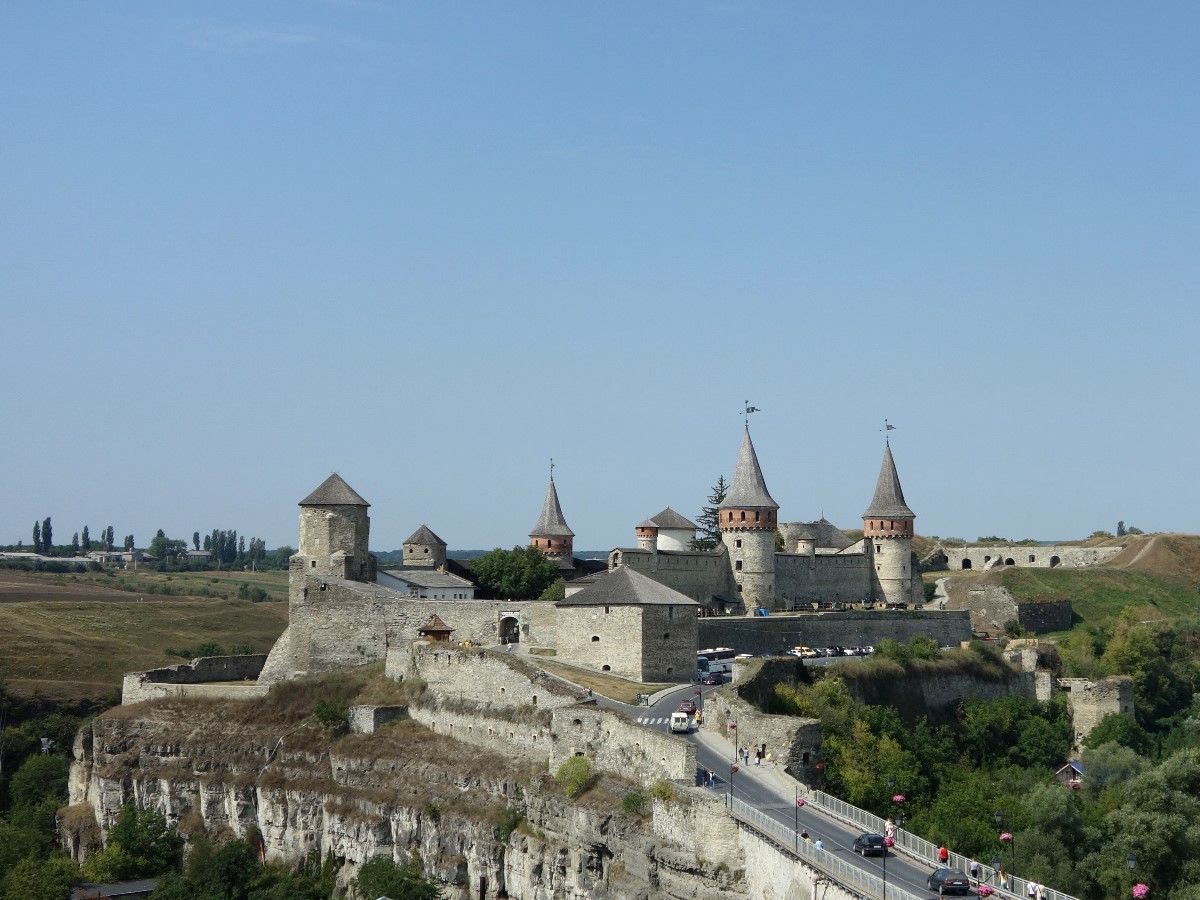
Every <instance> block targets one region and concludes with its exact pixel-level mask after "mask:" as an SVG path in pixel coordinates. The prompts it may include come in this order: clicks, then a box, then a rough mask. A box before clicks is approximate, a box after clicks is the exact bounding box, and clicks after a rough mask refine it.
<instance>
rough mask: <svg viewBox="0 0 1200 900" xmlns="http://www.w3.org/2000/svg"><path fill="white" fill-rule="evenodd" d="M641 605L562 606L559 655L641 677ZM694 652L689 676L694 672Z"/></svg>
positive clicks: (594, 667)
mask: <svg viewBox="0 0 1200 900" xmlns="http://www.w3.org/2000/svg"><path fill="white" fill-rule="evenodd" d="M642 609H643V607H640V606H561V607H559V609H558V617H559V629H558V656H559V657H560V658H562V659H563V660H564V661H566V662H570V663H574V664H575V665H579V666H586V667H587V668H589V669H596V670H599V671H602V672H612V674H614V675H620V676H621V677H622V678H632V679H634V680H635V681H640V680H641V679H642V672H643V665H644V661H643V657H642V642H641V641H640V640H638V639H637V635H639V634H641V627H642ZM695 652H696V648H695V647H693V648H692V654H693V661H692V663H691V669H690V670H689V671H688V676H687V677H689V678H690V677H691V675H692V672H694V671H695V668H696V666H695Z"/></svg>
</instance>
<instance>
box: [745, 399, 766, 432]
mask: <svg viewBox="0 0 1200 900" xmlns="http://www.w3.org/2000/svg"><path fill="white" fill-rule="evenodd" d="M756 412H762V410H760V409H759V408H758V407H757V406H751V405H750V401H749V400H747V401H746V411H745V412H743V413H742V419H744V420H745V422H746V430H747V431H749V430H750V413H756Z"/></svg>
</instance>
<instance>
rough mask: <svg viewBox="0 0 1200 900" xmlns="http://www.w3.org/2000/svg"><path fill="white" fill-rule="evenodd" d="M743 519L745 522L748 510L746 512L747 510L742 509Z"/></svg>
mask: <svg viewBox="0 0 1200 900" xmlns="http://www.w3.org/2000/svg"><path fill="white" fill-rule="evenodd" d="M742 521H743V522H745V521H746V512H745V510H743V511H742Z"/></svg>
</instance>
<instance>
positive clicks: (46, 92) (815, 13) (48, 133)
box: [0, 0, 1200, 549]
mask: <svg viewBox="0 0 1200 900" xmlns="http://www.w3.org/2000/svg"><path fill="white" fill-rule="evenodd" d="M1198 25H1200V7H1197V6H1195V5H1194V4H1185V3H1157V4H1138V5H1131V4H1123V3H1094V2H1089V3H1086V4H1085V3H1056V4H1042V3H1003V4H1000V3H994V4H975V3H971V4H967V3H957V2H945V3H923V4H916V3H911V4H898V3H887V2H880V3H867V2H862V3H853V4H832V3H829V4H821V5H817V4H804V3H790V2H789V3H771V2H764V3H756V4H752V3H736V2H713V3H704V2H696V3H681V2H680V3H671V2H661V3H597V4H577V3H571V4H564V3H541V4H536V3H439V4H416V3H406V4H401V3H396V4H390V3H372V2H352V0H343V2H315V0H310V2H303V0H298V2H291V3H262V2H260V3H219V2H210V3H203V4H202V3H188V2H178V3H170V4H164V3H158V2H123V3H107V4H100V3H83V2H76V3H33V2H27V3H8V4H4V5H3V6H0V116H2V121H3V123H4V124H3V126H2V131H0V135H2V138H0V209H2V210H3V215H0V304H2V308H3V317H2V319H0V322H2V324H0V328H2V332H0V333H2V334H3V342H2V344H0V347H2V352H0V376H2V377H3V383H4V386H5V388H4V391H3V395H2V398H0V416H2V421H3V422H4V423H5V427H4V428H3V429H2V430H0V459H2V460H3V475H2V477H0V542H4V543H7V542H15V541H17V540H24V541H26V542H27V543H28V541H29V539H30V533H31V530H32V525H33V522H34V521H37V520H41V519H42V518H44V517H46V516H51V517H52V519H53V522H54V528H55V537H56V539H57V540H59V541H65V540H69V539H70V535H71V533H72V532H74V531H79V530H81V529H82V528H83V526H84V525H88V526H89V527H90V529H91V531H92V532H93V533H98V532H99V531H100V529H101V528H103V527H105V526H106V525H109V524H111V525H113V527H114V529H115V530H116V533H117V535H118V539H119V538H120V536H122V535H124V534H128V533H131V532H132V533H133V534H134V535H135V537H136V538H137V540H138V543H139V544H140V545H145V544H146V543H147V542H148V541H149V539H150V538H151V537H152V536H153V533H154V531H155V530H156V529H157V528H163V529H164V530H165V531H166V532H167V534H168V535H169V536H172V537H190V535H191V534H192V532H193V531H200V532H202V533H205V532H208V531H211V530H212V529H213V528H236V529H238V530H239V532H241V533H243V534H246V535H247V536H259V537H263V538H264V539H265V540H266V541H267V543H268V545H269V546H272V547H274V546H277V545H279V544H283V543H291V544H294V543H295V540H296V516H297V508H296V503H297V502H298V501H299V500H300V499H301V498H302V497H304V496H305V495H306V494H307V493H308V492H309V491H310V490H311V489H312V488H313V487H315V486H316V485H317V484H319V483H320V482H321V481H322V480H323V479H324V478H325V477H326V476H327V475H328V474H329V473H330V472H332V471H337V472H338V473H340V474H341V475H342V476H343V477H344V478H346V480H347V481H348V482H349V483H350V484H351V485H352V486H353V487H354V488H355V489H356V490H358V491H359V493H361V494H362V495H363V496H364V497H365V498H366V499H367V500H369V501H370V502H371V503H372V510H371V512H372V541H371V544H372V547H373V548H378V549H391V548H395V547H398V546H399V544H400V542H401V541H402V540H403V539H404V538H405V537H406V536H407V535H408V534H409V533H411V532H412V531H413V530H415V529H416V527H417V526H418V525H420V524H421V523H422V522H424V523H427V524H428V525H429V526H430V527H431V528H433V530H434V531H436V532H437V533H438V534H440V535H441V536H442V537H443V538H444V539H446V540H447V541H448V542H449V544H450V546H451V547H452V548H487V547H493V546H512V545H513V544H516V543H519V542H524V540H525V536H526V535H527V533H528V530H529V528H530V527H531V526H532V525H533V523H534V521H535V520H536V519H537V515H538V512H539V511H540V508H541V502H542V497H543V494H544V491H545V486H546V478H547V474H548V468H549V459H550V458H551V457H553V458H554V460H555V463H556V470H555V474H556V480H557V483H558V486H559V492H560V496H561V498H562V503H563V508H564V512H565V514H566V517H567V521H568V522H569V523H570V525H571V526H572V528H573V529H574V530H575V532H576V534H577V538H576V546H577V547H579V548H582V549H605V548H610V547H613V546H627V545H629V544H631V543H633V542H634V532H633V528H634V525H635V524H636V523H637V522H638V521H640V520H642V519H643V518H646V517H647V516H650V515H652V514H654V513H655V512H657V511H659V510H660V509H662V508H663V507H665V506H667V505H670V506H673V507H674V508H676V509H677V510H679V511H680V512H683V513H684V514H685V515H689V516H692V517H694V516H695V515H696V514H697V513H698V512H699V509H700V507H701V505H702V503H703V501H704V498H705V495H706V494H707V492H708V490H709V488H710V487H711V485H712V484H713V482H715V481H716V479H717V476H718V475H721V474H724V475H726V476H727V477H728V476H729V475H730V474H732V467H733V463H734V460H735V459H736V456H737V451H738V445H739V442H740V431H741V427H742V420H741V417H740V412H741V409H742V405H743V402H744V401H745V400H746V399H747V398H748V399H749V400H750V402H751V403H752V404H753V405H755V406H758V407H760V408H761V410H762V412H760V413H757V414H755V415H754V416H753V418H752V421H751V428H752V433H753V436H754V439H755V443H756V446H757V449H758V454H759V458H760V460H761V462H762V465H763V469H764V472H765V475H766V479H767V484H768V486H769V487H770V489H771V492H772V494H773V495H774V497H775V499H776V500H777V501H778V502H779V503H780V505H781V507H782V509H781V516H782V518H783V519H784V520H786V521H791V520H799V519H812V518H816V517H818V516H820V515H821V514H822V513H824V514H825V515H826V516H828V517H829V518H830V519H831V520H833V521H835V522H837V523H838V524H841V525H843V526H844V527H848V528H852V527H858V526H860V525H861V521H860V517H861V514H862V511H863V510H864V509H865V508H866V506H867V504H868V502H869V500H870V497H871V492H872V489H873V487H874V483H875V478H876V475H877V473H878V469H879V463H880V458H881V455H882V451H883V435H882V434H881V432H880V429H881V428H882V426H883V420H884V418H885V417H886V418H888V419H889V420H890V421H892V422H893V423H895V424H896V425H897V426H898V428H897V430H896V431H894V432H892V446H893V451H894V453H895V457H896V462H897V465H898V467H899V471H900V475H901V479H902V481H903V483H904V488H905V492H906V495H907V497H908V501H909V505H910V506H912V507H913V509H914V510H915V511H916V513H917V516H918V518H917V530H918V531H920V532H922V533H924V534H938V535H943V536H948V535H955V536H960V537H968V538H975V537H977V536H978V535H981V534H1000V535H1004V536H1008V537H1011V538H1013V539H1020V538H1024V537H1038V538H1045V539H1049V538H1072V537H1078V536H1086V535H1087V534H1090V533H1091V532H1092V531H1093V530H1095V529H1098V528H1107V529H1110V530H1111V529H1114V528H1115V526H1116V522H1117V520H1118V519H1124V520H1125V521H1126V523H1127V524H1134V525H1137V526H1139V527H1141V528H1143V529H1146V530H1162V531H1191V532H1195V531H1197V530H1200V529H1198V528H1197V522H1196V518H1197V510H1198V509H1200V487H1198V485H1200V481H1198V480H1197V479H1196V478H1195V477H1194V447H1195V445H1196V443H1197V438H1198V435H1197V431H1198V427H1197V422H1196V417H1195V415H1194V413H1193V412H1191V411H1192V410H1194V409H1195V407H1196V398H1197V395H1198V393H1200V377H1198V374H1197V354H1196V343H1197V337H1198V336H1200V313H1198V312H1197V308H1196V303H1195V300H1196V293H1197V284H1198V282H1200V278H1198V276H1200V252H1197V246H1198V244H1197V236H1198V228H1197V225H1198V220H1200V202H1198V201H1200V186H1198V180H1197V158H1198V156H1197V144H1198V140H1197V139H1198V137H1200V135H1198V123H1200V115H1198V113H1200V109H1198V107H1200V89H1198V88H1200V79H1198V75H1200V55H1198V54H1197V53H1196V52H1195V48H1196V46H1197V39H1198V37H1200V28H1198Z"/></svg>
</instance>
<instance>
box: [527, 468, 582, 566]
mask: <svg viewBox="0 0 1200 900" xmlns="http://www.w3.org/2000/svg"><path fill="white" fill-rule="evenodd" d="M529 546H531V547H536V548H537V549H538V550H541V551H542V552H543V553H544V554H546V556H548V557H550V558H551V559H568V560H569V559H572V558H573V557H574V554H575V532H573V531H572V530H571V529H570V528H569V527H568V526H567V520H566V519H564V518H563V513H562V507H561V506H560V505H559V503H558V489H557V488H555V486H554V476H553V475H551V476H550V486H549V487H548V488H546V499H545V501H544V502H543V503H542V514H541V515H540V516H539V517H538V520H537V524H536V525H534V526H533V530H532V531H530V532H529Z"/></svg>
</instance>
